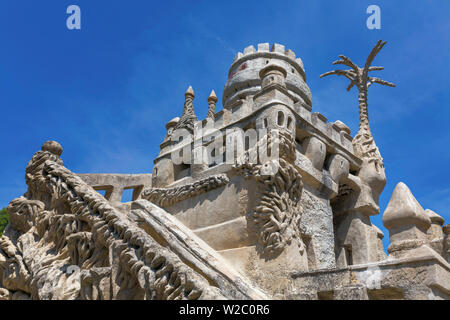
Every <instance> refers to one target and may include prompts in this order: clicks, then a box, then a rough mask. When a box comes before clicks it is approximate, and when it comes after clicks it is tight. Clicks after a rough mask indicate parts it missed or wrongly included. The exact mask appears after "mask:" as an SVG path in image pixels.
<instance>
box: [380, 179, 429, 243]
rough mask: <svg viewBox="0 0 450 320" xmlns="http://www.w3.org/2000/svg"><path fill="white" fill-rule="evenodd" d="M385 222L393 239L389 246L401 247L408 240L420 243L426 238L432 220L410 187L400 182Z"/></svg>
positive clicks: (387, 211)
mask: <svg viewBox="0 0 450 320" xmlns="http://www.w3.org/2000/svg"><path fill="white" fill-rule="evenodd" d="M383 224H384V226H385V227H386V228H387V229H388V230H389V239H390V241H391V246H390V247H389V248H392V247H400V246H401V243H405V242H407V241H410V242H411V241H416V244H420V242H421V241H424V240H425V239H426V233H427V230H428V229H429V228H430V225H431V220H430V218H429V217H428V216H427V215H426V214H425V211H424V210H423V208H422V206H421V205H420V204H419V202H418V201H417V200H416V198H414V196H413V194H412V193H411V191H410V190H409V188H408V187H407V186H406V185H405V184H404V183H403V182H400V183H398V184H397V186H396V187H395V189H394V192H393V193H392V197H391V200H389V204H388V205H387V208H386V210H385V211H384V214H383ZM411 243H412V242H411ZM388 251H389V249H388Z"/></svg>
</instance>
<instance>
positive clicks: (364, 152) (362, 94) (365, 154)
mask: <svg viewBox="0 0 450 320" xmlns="http://www.w3.org/2000/svg"><path fill="white" fill-rule="evenodd" d="M385 44H386V41H384V42H383V41H381V40H379V41H378V42H377V44H376V45H375V47H374V48H373V49H372V51H371V52H370V54H369V56H368V57H367V60H366V63H365V65H364V67H363V68H360V67H358V65H356V64H355V63H354V62H353V61H352V60H351V59H350V58H348V57H346V56H344V55H339V58H340V60H336V61H334V62H333V64H334V65H344V66H347V67H349V68H350V69H347V70H332V71H328V72H326V73H324V74H322V75H320V77H321V78H323V77H326V76H329V75H337V76H344V77H346V78H347V79H348V80H350V83H349V85H348V87H347V91H350V89H351V88H352V87H353V86H355V87H356V88H357V89H358V92H359V94H358V102H359V131H358V133H357V134H356V136H355V137H354V138H353V148H354V151H355V153H356V154H357V155H358V156H359V157H361V158H369V162H372V161H373V162H375V166H376V168H377V170H378V169H379V167H384V165H383V158H382V157H381V155H380V153H379V151H378V148H377V146H376V145H375V141H374V140H373V137H372V133H371V131H370V127H369V114H368V108H367V89H368V88H369V87H370V86H371V85H372V84H373V83H377V84H381V85H383V86H389V87H395V84H393V83H392V82H389V81H386V80H383V79H380V78H377V77H371V76H369V72H371V71H381V70H384V67H378V66H371V64H372V62H373V60H374V59H375V57H376V55H377V54H378V52H380V50H381V49H382V48H383V47H384V45H385Z"/></svg>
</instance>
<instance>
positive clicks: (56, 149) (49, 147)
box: [41, 141, 63, 157]
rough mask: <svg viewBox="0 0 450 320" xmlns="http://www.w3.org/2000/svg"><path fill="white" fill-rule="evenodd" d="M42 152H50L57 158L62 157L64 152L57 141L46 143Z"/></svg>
mask: <svg viewBox="0 0 450 320" xmlns="http://www.w3.org/2000/svg"><path fill="white" fill-rule="evenodd" d="M41 150H42V151H48V152H50V153H51V154H54V155H55V156H58V157H59V156H61V154H62V152H63V148H62V146H61V145H60V144H59V143H58V142H56V141H46V142H44V144H43V145H42V147H41Z"/></svg>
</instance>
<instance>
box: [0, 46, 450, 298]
mask: <svg viewBox="0 0 450 320" xmlns="http://www.w3.org/2000/svg"><path fill="white" fill-rule="evenodd" d="M384 45H385V42H381V41H380V42H378V43H377V45H376V46H375V48H374V49H373V50H372V52H371V53H370V55H369V57H368V59H367V61H366V64H365V66H364V68H359V67H358V66H357V65H356V64H354V63H353V62H352V61H351V60H350V59H349V58H347V57H345V56H342V55H341V56H340V58H341V60H338V61H336V62H335V63H334V64H343V65H346V66H348V67H350V69H349V70H335V71H331V72H328V73H325V74H323V75H322V76H326V75H331V74H336V75H343V76H345V77H346V78H348V79H349V80H350V85H349V86H348V88H347V89H348V90H350V88H351V87H353V86H356V87H357V89H358V91H359V97H358V101H359V108H360V128H359V131H358V133H357V134H356V135H355V137H354V138H353V137H352V136H351V135H350V129H349V128H348V127H347V126H346V125H345V124H344V123H343V122H341V121H339V120H337V121H335V122H327V118H326V117H325V116H324V115H322V114H320V113H317V112H312V94H311V91H310V89H309V88H308V86H307V84H306V74H305V69H304V66H303V62H302V60H301V59H300V58H298V57H296V56H295V53H294V52H293V51H291V50H286V49H285V47H284V46H282V45H280V44H274V45H273V46H272V47H270V46H269V44H267V43H263V44H259V45H258V46H257V48H255V47H253V46H249V47H247V48H246V49H245V50H244V52H243V53H238V54H237V56H236V58H235V60H234V62H233V63H232V65H231V68H230V71H229V75H228V80H227V82H226V84H225V88H224V92H223V100H222V102H223V110H220V111H218V112H216V103H217V100H218V99H217V96H216V94H215V93H214V91H212V92H211V94H210V96H209V97H208V99H207V102H208V114H207V117H206V119H204V120H201V121H198V120H197V117H196V115H195V111H194V106H193V99H194V91H193V89H192V88H191V87H189V89H188V90H187V92H186V93H185V103H184V109H183V112H182V115H181V117H180V118H174V119H172V120H171V121H169V122H168V124H167V126H166V128H167V133H166V135H165V138H164V140H163V142H162V143H161V145H160V148H161V151H160V153H159V154H158V156H157V157H156V159H155V160H154V168H153V172H152V174H142V175H123V174H122V175H116V174H76V173H73V172H71V171H70V170H69V169H67V168H66V167H65V166H64V165H63V162H62V160H61V155H62V147H61V146H60V145H59V144H58V143H57V142H55V141H48V142H45V143H44V144H43V146H42V150H40V151H38V152H36V153H35V154H34V155H33V157H32V159H31V161H30V162H29V163H28V166H27V168H26V177H25V179H26V184H27V186H28V190H27V191H26V193H25V194H24V195H23V196H21V197H19V198H17V199H14V200H12V201H11V203H10V205H9V207H8V211H9V213H10V217H11V222H10V224H9V225H8V226H7V227H6V229H5V231H4V233H3V236H2V237H1V238H0V283H1V286H0V298H1V299H4V300H8V299H13V300H15V299H20V300H23V299H87V300H100V299H190V300H194V299H375V300H376V299H449V298H450V265H449V261H450V242H449V234H450V228H449V225H448V224H447V225H444V224H445V223H444V219H442V217H440V216H439V215H438V214H437V213H436V212H433V211H431V210H429V209H427V210H424V209H423V208H422V207H421V206H420V204H419V203H418V201H417V200H416V199H415V198H414V196H413V195H412V193H411V191H410V190H409V188H408V187H407V186H406V185H404V184H403V183H399V184H398V185H397V187H396V188H395V190H394V193H393V195H392V199H391V201H390V202H389V205H388V207H387V208H386V210H385V212H384V215H383V223H384V225H385V226H386V228H387V229H388V230H389V238H390V242H391V244H390V246H389V247H388V248H387V252H388V254H389V255H386V253H385V251H384V248H383V243H382V238H383V237H384V235H383V233H382V232H381V231H380V230H379V229H378V228H377V227H376V226H375V225H373V224H372V222H371V216H372V215H375V214H378V213H379V211H380V210H379V204H378V199H379V195H380V193H381V192H382V190H383V188H384V185H385V183H386V176H385V172H384V164H383V159H382V157H381V154H380V152H379V150H378V147H377V146H376V144H375V141H374V138H373V136H372V133H371V131H370V127H369V119H368V110H367V89H368V87H369V86H370V85H371V84H372V83H378V84H382V85H388V86H394V85H393V84H392V83H389V82H386V81H384V80H381V79H379V78H376V77H372V76H369V75H368V73H369V72H371V71H376V70H382V69H383V68H382V67H373V66H371V64H372V61H373V60H374V58H375V56H376V55H377V53H378V52H379V51H380V50H381V48H383V46H384ZM180 132H181V133H182V134H180ZM199 132H200V133H201V134H199ZM239 146H240V147H239ZM180 159H182V160H183V161H178V160H180ZM125 189H133V190H134V191H133V199H132V201H130V202H127V203H121V195H122V192H123V190H125ZM100 190H103V191H105V194H104V196H102V195H101V194H100V193H99V192H97V191H100Z"/></svg>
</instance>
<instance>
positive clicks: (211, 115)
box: [206, 90, 217, 120]
mask: <svg viewBox="0 0 450 320" xmlns="http://www.w3.org/2000/svg"><path fill="white" fill-rule="evenodd" d="M216 102H217V96H216V93H215V92H214V90H212V91H211V94H210V95H209V97H208V105H209V107H208V115H207V116H206V118H209V119H212V120H214V114H215V113H216Z"/></svg>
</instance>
